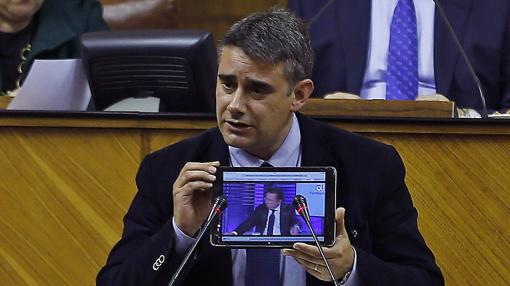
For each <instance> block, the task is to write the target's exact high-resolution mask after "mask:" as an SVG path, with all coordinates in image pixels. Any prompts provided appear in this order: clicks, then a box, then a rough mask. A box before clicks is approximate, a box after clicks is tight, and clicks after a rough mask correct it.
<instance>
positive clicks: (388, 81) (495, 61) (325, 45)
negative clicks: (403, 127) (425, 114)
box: [288, 0, 510, 112]
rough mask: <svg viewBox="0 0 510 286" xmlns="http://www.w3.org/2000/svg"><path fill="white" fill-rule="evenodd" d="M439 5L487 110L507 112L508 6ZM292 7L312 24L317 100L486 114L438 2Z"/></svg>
mask: <svg viewBox="0 0 510 286" xmlns="http://www.w3.org/2000/svg"><path fill="white" fill-rule="evenodd" d="M439 1H440V3H441V4H442V7H443V8H444V11H445V14H446V16H447V17H448V18H449V20H450V22H451V23H452V26H453V30H454V31H455V34H456V35H457V36H458V37H459V39H460V42H461V44H462V46H463V48H464V49H465V51H466V54H467V56H468V58H469V59H470V60H471V62H472V64H473V67H474V69H475V72H476V74H477V75H478V77H479V78H480V81H481V83H482V86H483V89H484V91H485V96H486V102H487V108H488V109H489V110H490V111H493V110H499V111H503V112H504V111H506V110H508V109H509V108H510V1H508V0H491V1H489V2H487V1H484V0H439ZM330 2H331V3H330ZM328 3H329V5H326V4H328ZM325 5H326V6H325ZM288 7H289V9H290V10H291V11H293V12H295V13H296V14H297V15H298V16H300V17H301V18H302V19H304V20H305V21H307V22H309V31H310V34H311V38H312V46H313V49H314V51H315V54H316V61H315V67H314V71H313V75H312V80H313V81H314V83H315V90H314V93H313V96H314V97H324V96H326V95H328V94H332V93H338V92H342V93H348V94H352V95H356V96H359V98H362V99H400V100H415V99H433V98H435V99H437V98H441V97H438V96H435V97H434V96H431V95H436V94H441V95H443V96H445V97H446V98H447V99H449V100H451V101H454V102H455V103H456V105H457V107H459V108H466V109H467V108H469V109H475V110H482V109H483V108H482V101H481V99H480V95H479V91H478V88H477V86H476V84H475V82H474V80H473V78H472V77H471V75H470V73H469V70H468V67H467V65H466V63H465V62H464V61H463V59H462V57H461V56H460V52H459V50H458V48H457V46H456V45H455V42H454V40H453V38H452V35H451V34H450V32H449V31H448V29H447V26H446V24H445V22H444V21H443V19H442V18H441V17H440V14H439V11H438V10H437V8H436V6H435V4H434V1H433V0H357V1H350V0H335V1H330V0H315V1H308V0H289V1H288ZM322 7H325V9H323V10H322V9H321V8H322ZM321 10H322V12H321ZM319 14H320V15H319ZM316 16H317V17H316ZM311 21H313V22H311ZM442 98H443V99H444V97H442Z"/></svg>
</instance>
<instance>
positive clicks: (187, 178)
mask: <svg viewBox="0 0 510 286" xmlns="http://www.w3.org/2000/svg"><path fill="white" fill-rule="evenodd" d="M219 165H220V162H218V161H215V162H206V163H196V162H188V163H186V164H185V165H184V167H182V169H181V172H180V173H179V177H177V179H176V180H175V182H174V185H173V198H174V219H175V223H176V224H177V226H178V227H179V229H181V230H182V231H183V232H184V233H185V234H187V235H189V236H193V235H194V234H195V233H196V232H197V231H198V230H199V228H200V226H201V225H202V223H203V222H204V221H205V220H206V219H207V216H208V215H209V212H210V210H211V199H212V194H211V191H210V190H211V187H212V183H213V182H214V181H215V180H216V176H215V174H216V167H218V166H219Z"/></svg>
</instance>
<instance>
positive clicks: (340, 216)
mask: <svg viewBox="0 0 510 286" xmlns="http://www.w3.org/2000/svg"><path fill="white" fill-rule="evenodd" d="M344 218H345V209H344V208H337V209H336V213H335V220H336V236H337V237H338V236H340V235H341V236H343V237H347V230H346V229H345V219H344Z"/></svg>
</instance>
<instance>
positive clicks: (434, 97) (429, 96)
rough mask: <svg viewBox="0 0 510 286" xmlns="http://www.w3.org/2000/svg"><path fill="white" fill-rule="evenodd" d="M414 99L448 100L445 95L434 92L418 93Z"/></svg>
mask: <svg viewBox="0 0 510 286" xmlns="http://www.w3.org/2000/svg"><path fill="white" fill-rule="evenodd" d="M416 100H419V101H450V100H449V99H448V98H446V96H444V95H442V94H439V93H435V94H426V95H419V96H418V97H417V98H416Z"/></svg>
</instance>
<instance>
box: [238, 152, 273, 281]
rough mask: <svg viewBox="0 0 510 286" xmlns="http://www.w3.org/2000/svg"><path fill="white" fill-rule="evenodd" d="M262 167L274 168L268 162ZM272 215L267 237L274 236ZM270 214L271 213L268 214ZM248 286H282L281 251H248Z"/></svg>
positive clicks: (268, 224) (269, 249)
mask: <svg viewBox="0 0 510 286" xmlns="http://www.w3.org/2000/svg"><path fill="white" fill-rule="evenodd" d="M261 167H273V166H272V165H271V164H269V163H268V162H264V163H262V165H261ZM270 211H271V214H270V215H269V219H268V222H267V235H273V228H274V221H275V214H274V210H270ZM268 214H269V212H268ZM245 282H246V286H260V285H262V286H278V285H280V250H279V249H271V248H267V249H246V280H245Z"/></svg>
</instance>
